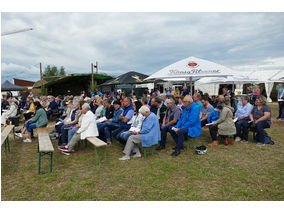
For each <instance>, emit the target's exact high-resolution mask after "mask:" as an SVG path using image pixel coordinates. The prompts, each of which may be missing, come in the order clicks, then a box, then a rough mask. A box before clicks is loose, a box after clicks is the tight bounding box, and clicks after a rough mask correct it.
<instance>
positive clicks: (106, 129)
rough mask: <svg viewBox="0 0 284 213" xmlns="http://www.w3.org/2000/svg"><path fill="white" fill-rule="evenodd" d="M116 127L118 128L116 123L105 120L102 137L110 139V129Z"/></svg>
mask: <svg viewBox="0 0 284 213" xmlns="http://www.w3.org/2000/svg"><path fill="white" fill-rule="evenodd" d="M118 128H119V124H118V123H113V122H106V123H105V127H104V137H105V138H106V140H110V137H111V136H110V134H111V131H112V130H115V129H118Z"/></svg>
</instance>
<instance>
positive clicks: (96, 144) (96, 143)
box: [86, 137, 107, 165]
mask: <svg viewBox="0 0 284 213" xmlns="http://www.w3.org/2000/svg"><path fill="white" fill-rule="evenodd" d="M86 140H87V141H88V142H90V143H91V144H93V145H94V147H95V148H94V152H95V159H96V165H99V158H98V152H97V148H100V147H105V161H106V162H107V152H106V147H107V143H106V142H104V141H102V140H101V139H99V138H97V137H87V138H86Z"/></svg>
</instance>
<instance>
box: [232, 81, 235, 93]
mask: <svg viewBox="0 0 284 213" xmlns="http://www.w3.org/2000/svg"><path fill="white" fill-rule="evenodd" d="M234 91H235V84H234V82H233V87H232V93H234Z"/></svg>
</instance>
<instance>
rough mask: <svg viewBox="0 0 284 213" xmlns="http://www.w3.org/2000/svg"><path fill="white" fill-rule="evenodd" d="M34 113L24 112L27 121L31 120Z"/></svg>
mask: <svg viewBox="0 0 284 213" xmlns="http://www.w3.org/2000/svg"><path fill="white" fill-rule="evenodd" d="M33 114H34V113H33V112H28V113H24V117H25V121H27V120H29V119H30V118H31V117H32V115H33Z"/></svg>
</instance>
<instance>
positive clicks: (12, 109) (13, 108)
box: [1, 98, 18, 125]
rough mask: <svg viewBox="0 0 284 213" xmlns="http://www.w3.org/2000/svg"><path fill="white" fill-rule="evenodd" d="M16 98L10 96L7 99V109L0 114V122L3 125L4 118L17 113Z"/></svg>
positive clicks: (4, 122)
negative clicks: (8, 106)
mask: <svg viewBox="0 0 284 213" xmlns="http://www.w3.org/2000/svg"><path fill="white" fill-rule="evenodd" d="M15 102H16V100H15V99H12V98H9V99H8V103H9V105H10V108H9V110H8V111H6V112H4V113H3V114H2V115H1V124H3V125H5V124H6V120H7V119H8V118H9V117H13V116H16V115H17V109H18V106H17V104H16V103H15Z"/></svg>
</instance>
